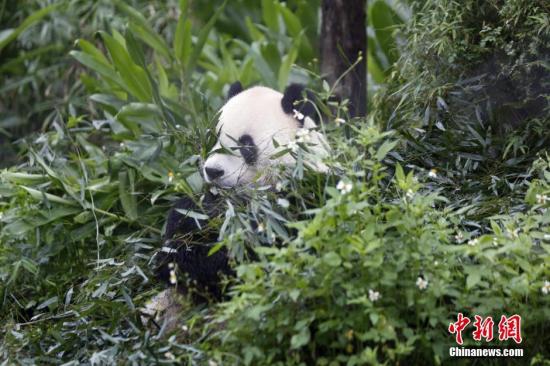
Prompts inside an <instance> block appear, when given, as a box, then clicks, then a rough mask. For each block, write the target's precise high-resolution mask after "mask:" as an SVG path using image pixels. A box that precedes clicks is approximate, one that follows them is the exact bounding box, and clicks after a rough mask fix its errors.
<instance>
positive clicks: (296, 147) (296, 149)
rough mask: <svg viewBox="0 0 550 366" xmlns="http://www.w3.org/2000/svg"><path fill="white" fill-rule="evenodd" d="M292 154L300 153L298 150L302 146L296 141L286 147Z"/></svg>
mask: <svg viewBox="0 0 550 366" xmlns="http://www.w3.org/2000/svg"><path fill="white" fill-rule="evenodd" d="M286 146H287V147H288V148H289V149H290V150H291V151H292V152H298V149H300V146H298V144H297V143H296V141H290V142H289V143H288V144H287V145H286Z"/></svg>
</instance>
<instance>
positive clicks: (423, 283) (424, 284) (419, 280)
mask: <svg viewBox="0 0 550 366" xmlns="http://www.w3.org/2000/svg"><path fill="white" fill-rule="evenodd" d="M416 287H418V288H419V289H420V290H425V289H426V288H427V287H428V280H425V279H423V278H422V277H418V278H417V279H416Z"/></svg>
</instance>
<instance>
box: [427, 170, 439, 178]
mask: <svg viewBox="0 0 550 366" xmlns="http://www.w3.org/2000/svg"><path fill="white" fill-rule="evenodd" d="M428 177H430V178H437V169H430V172H429V173H428Z"/></svg>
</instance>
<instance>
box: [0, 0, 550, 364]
mask: <svg viewBox="0 0 550 366" xmlns="http://www.w3.org/2000/svg"><path fill="white" fill-rule="evenodd" d="M185 3H186V2H185V1H183V2H181V7H182V11H181V13H180V14H178V21H177V24H175V27H174V28H175V31H174V32H175V33H174V36H173V37H171V38H170V37H165V36H164V35H163V34H160V33H159V32H157V31H156V30H155V29H154V28H153V27H152V26H151V25H150V24H149V20H148V19H146V18H145V17H144V16H143V15H142V14H141V13H140V12H136V11H135V10H134V9H133V8H130V7H127V6H126V7H125V6H124V4H122V5H121V4H118V3H117V4H118V6H119V7H120V8H121V11H122V12H123V13H124V14H125V15H126V17H127V21H128V23H127V25H126V26H125V27H121V28H118V27H117V28H116V29H119V30H116V29H112V30H109V31H101V32H99V33H98V34H97V37H96V38H95V39H80V40H78V41H77V43H76V46H75V49H74V50H73V51H72V52H71V56H72V57H73V58H74V59H75V60H77V61H78V62H80V63H81V64H82V65H83V67H85V70H86V71H85V72H83V73H82V74H81V75H80V78H81V82H82V85H83V86H84V87H85V90H86V94H87V95H88V97H89V98H88V99H89V103H90V107H89V110H87V113H77V112H76V111H74V110H72V111H71V110H68V111H67V112H65V111H63V112H60V113H59V114H57V115H56V116H55V118H53V119H52V123H51V125H50V127H49V128H48V129H47V130H46V131H44V132H42V133H37V134H34V135H32V136H30V137H28V138H26V139H24V140H22V141H21V143H20V145H19V146H20V151H21V152H20V154H21V159H20V163H19V164H18V165H15V166H11V167H9V168H6V169H4V170H2V171H1V173H0V228H1V233H0V295H1V297H0V301H1V305H2V306H1V308H0V319H1V320H2V322H1V323H2V325H1V326H0V327H1V330H2V332H1V335H0V337H1V338H0V359H1V360H2V362H3V363H2V364H6V365H8V364H29V365H30V364H68V365H72V364H74V365H76V364H92V365H102V364H159V363H162V364H190V365H209V366H212V365H222V364H223V365H227V364H229V365H231V364H235V365H237V364H248V365H267V364H274V365H311V364H319V365H362V364H407V365H408V364H423V365H424V364H447V363H448V362H449V347H452V346H456V343H455V338H454V335H452V334H450V333H449V332H448V330H447V329H448V326H449V324H450V323H451V322H455V321H456V320H457V314H458V313H459V312H461V313H463V314H464V315H465V316H469V317H470V318H471V319H472V321H473V317H474V315H481V316H483V317H486V316H492V317H493V319H495V323H497V324H498V319H500V316H501V315H512V314H519V315H521V316H522V326H521V331H522V336H523V341H522V343H521V344H520V345H517V344H516V343H515V342H514V341H512V340H508V341H499V340H498V329H497V327H496V324H495V334H496V337H495V338H496V339H494V340H493V341H491V342H488V343H487V342H484V341H483V342H475V341H473V339H472V337H471V332H472V330H473V328H472V325H470V327H469V328H467V329H466V331H465V332H464V333H463V336H464V341H465V344H464V346H465V347H466V346H470V347H481V346H483V347H499V348H504V347H508V348H518V347H521V348H523V349H524V356H523V357H522V358H519V359H509V360H506V361H507V362H508V363H511V364H525V363H529V362H530V363H532V364H543V363H544V362H548V358H549V355H548V349H547V345H548V344H549V343H550V339H549V336H548V334H549V330H550V329H548V319H549V318H550V314H549V310H548V309H549V307H548V301H549V299H550V298H549V296H550V295H549V293H548V292H549V291H550V284H549V283H548V281H550V269H549V267H548V263H549V262H550V258H549V250H550V246H549V245H550V225H549V223H550V212H549V211H548V207H549V206H550V157H549V155H548V151H547V148H546V146H547V133H545V131H546V130H547V126H548V110H547V109H545V106H544V105H543V104H539V103H542V102H540V101H539V99H537V98H535V101H534V102H533V101H531V99H532V93H531V92H530V90H531V89H530V87H531V86H533V88H541V89H540V90H539V91H540V93H539V94H540V95H542V96H543V98H546V99H545V100H547V99H548V94H547V93H546V94H545V93H544V92H543V91H544V90H546V89H544V88H543V86H544V85H546V84H544V83H545V82H546V81H545V79H544V78H538V77H536V76H537V75H538V74H537V73H538V72H539V71H538V70H539V69H538V67H539V66H536V67H535V66H533V68H532V69H530V68H528V67H527V66H525V69H524V68H523V66H524V64H522V63H519V64H517V65H516V64H515V62H516V60H515V59H513V58H509V57H505V58H504V59H501V60H500V61H499V62H498V65H499V66H498V67H500V68H501V69H502V70H508V69H507V68H508V67H510V70H511V71H510V70H509V71H510V72H509V73H506V72H504V71H503V72H501V73H495V74H493V75H491V74H484V75H483V78H485V77H489V78H490V81H487V82H485V81H483V82H481V81H479V80H482V79H483V78H477V79H475V77H476V75H477V74H476V72H478V71H476V70H479V67H480V66H479V65H481V64H482V63H483V60H485V59H486V58H487V57H489V56H488V55H489V52H488V51H487V49H490V48H491V47H494V48H496V49H498V50H501V49H502V50H503V52H505V53H506V49H507V48H506V47H507V46H506V44H504V43H501V42H498V41H494V42H493V41H491V39H492V38H491V37H493V36H494V37H496V34H497V33H499V32H500V33H499V34H501V33H503V34H506V35H507V38H506V39H507V40H509V39H513V40H514V44H516V45H519V44H521V47H520V50H519V51H518V52H525V53H526V55H525V58H524V59H528V60H530V61H529V62H531V61H532V62H535V64H537V65H538V63H537V62H536V60H537V57H540V58H544V57H546V56H544V55H546V53H545V52H546V51H545V50H546V49H545V48H544V47H545V45H544V43H537V42H535V41H534V43H533V45H532V46H529V43H526V40H527V39H530V38H529V37H527V36H522V35H521V34H517V35H516V34H515V33H514V32H513V30H512V29H511V28H506V27H507V26H508V25H509V23H508V22H515V24H516V26H518V28H517V29H520V30H522V32H535V31H534V30H533V29H536V31H537V32H539V33H540V37H543V36H545V35H547V32H548V30H547V28H544V26H540V25H541V24H542V25H544V24H546V23H544V19H546V20H547V19H548V18H547V16H546V15H545V13H544V12H543V11H541V9H544V6H545V4H544V3H543V2H537V1H533V2H529V3H525V2H521V1H495V2H493V1H491V2H483V3H484V4H493V3H495V4H497V3H498V4H500V3H502V4H505V5H506V6H504V7H502V11H501V12H500V13H499V12H495V10H494V9H493V8H492V7H491V6H490V5H479V4H481V3H482V2H476V1H468V2H466V3H467V4H466V5H467V6H465V7H464V8H463V9H462V8H461V7H460V6H459V5H457V4H458V3H456V2H454V1H444V2H435V1H424V2H422V4H421V5H422V7H418V5H414V4H413V9H415V14H416V15H415V16H414V18H413V19H412V20H411V23H410V24H408V25H407V28H406V29H405V30H404V33H403V34H408V37H407V39H409V38H410V40H409V43H408V46H407V47H403V48H402V49H400V53H401V56H400V58H399V60H398V61H397V64H396V65H397V66H396V68H395V70H394V72H388V75H390V79H388V80H387V85H386V87H385V88H384V89H382V90H381V92H380V94H378V95H377V96H376V97H375V98H373V100H372V108H373V110H372V112H371V114H370V115H369V116H368V117H365V118H355V119H350V118H348V117H347V113H346V107H345V105H346V103H345V101H344V102H343V103H340V104H335V103H331V104H330V105H324V104H322V103H321V105H320V111H322V112H323V117H324V120H325V122H326V123H325V124H324V125H323V127H322V129H323V130H324V132H325V133H326V134H327V138H328V140H329V142H330V144H331V147H332V153H331V156H330V157H329V159H328V161H327V162H326V163H327V165H328V167H329V168H330V173H328V174H326V175H323V174H318V173H315V172H312V171H310V170H309V169H307V168H306V167H305V166H304V164H303V163H302V159H301V156H302V155H301V154H302V151H301V150H298V152H295V153H294V154H296V158H297V161H298V164H297V166H296V168H295V169H294V170H293V171H291V172H288V174H281V175H280V176H278V178H277V179H276V180H275V181H273V185H272V186H266V187H255V189H250V188H239V189H235V190H220V192H219V194H220V195H222V196H223V198H224V199H223V200H222V201H223V203H222V204H221V207H220V210H221V212H222V214H221V215H220V216H219V217H216V218H212V219H213V220H212V221H211V224H210V225H209V227H208V228H205V230H208V229H211V230H217V231H219V233H220V243H221V245H225V246H227V248H228V249H229V250H230V253H231V256H232V259H233V260H232V263H233V264H234V265H235V268H236V272H237V276H236V278H235V279H234V280H233V281H232V282H230V283H229V284H228V285H229V286H228V295H229V296H228V298H227V300H226V301H224V302H221V303H212V304H208V305H201V306H196V305H193V304H192V303H191V302H190V301H189V300H188V299H185V298H184V299H183V300H182V309H181V316H180V321H179V323H178V324H177V327H176V329H175V330H172V331H167V328H166V327H165V325H166V324H163V323H162V322H161V323H158V324H156V323H155V322H153V321H151V320H150V319H147V318H143V319H142V315H143V314H142V313H141V312H140V308H141V307H142V306H143V305H144V304H145V303H146V302H147V301H148V300H149V299H150V298H151V297H152V296H154V295H155V294H157V293H158V292H159V291H161V290H162V289H163V288H164V286H163V285H162V284H160V283H158V281H157V280H156V279H155V277H154V274H153V268H154V258H155V255H156V253H158V251H159V250H161V248H162V233H163V230H164V219H165V216H166V213H167V211H168V209H169V207H170V206H171V204H172V202H173V201H174V200H175V199H177V198H178V197H181V196H183V195H191V196H193V197H195V198H197V200H198V199H200V197H201V195H203V194H204V193H205V192H206V191H207V190H209V189H210V188H211V187H208V186H207V185H205V183H204V182H203V180H202V178H201V175H200V174H199V166H200V161H201V159H204V158H205V157H206V152H207V151H209V149H210V148H211V147H212V145H213V143H214V140H215V138H216V136H215V134H214V133H213V126H214V124H215V121H216V110H217V108H219V106H220V105H221V103H222V102H223V92H224V91H226V89H227V87H226V86H225V85H227V83H229V82H232V81H235V80H240V81H241V82H243V84H245V86H250V85H254V84H264V85H268V86H271V87H274V88H277V89H279V90H282V89H283V88H284V86H285V85H286V84H288V83H289V82H291V81H302V82H306V83H307V84H308V85H309V86H310V88H311V89H312V90H313V91H314V92H315V93H316V94H317V95H318V96H319V100H327V99H328V97H329V96H330V94H331V88H332V87H331V86H329V85H328V84H327V83H326V82H325V83H324V82H323V81H322V78H321V77H319V76H318V75H316V73H315V66H314V64H310V65H309V66H311V69H309V68H308V61H310V60H308V55H309V54H310V53H308V52H310V51H311V50H310V47H311V46H312V42H311V40H310V38H311V34H308V32H305V33H303V32H300V31H299V30H300V29H302V28H303V27H304V24H306V23H305V19H306V18H307V17H306V15H307V14H306V15H304V14H303V13H307V11H304V10H302V16H303V17H302V18H301V17H300V16H296V15H294V14H293V13H291V12H289V11H288V9H287V8H286V7H285V6H286V5H283V4H284V3H281V2H278V1H262V2H261V3H262V4H261V6H262V8H261V10H262V11H261V12H259V14H256V15H257V16H259V17H260V18H261V21H258V22H257V23H254V22H253V21H252V20H249V21H247V22H246V23H245V24H246V30H245V29H241V30H240V31H241V32H242V33H243V34H245V35H243V37H250V39H247V42H240V41H239V40H238V39H236V40H231V39H230V38H229V37H228V36H227V34H224V33H223V32H221V31H220V30H219V29H216V28H215V27H214V24H218V23H217V21H221V24H225V23H224V22H225V21H226V20H227V16H228V14H227V13H225V12H224V11H223V10H221V9H223V8H222V7H220V8H218V10H219V11H214V12H212V14H209V15H210V17H211V18H210V20H207V21H206V22H205V24H204V26H203V27H201V28H199V29H197V28H195V27H191V23H190V22H189V18H188V12H186V11H185ZM297 4H301V5H300V6H302V7H306V6H307V4H305V3H303V2H299V1H298V2H297ZM438 4H439V5H438ZM498 4H497V5H498ZM522 4H523V5H525V7H524V8H521V7H520V8H518V6H519V5H522ZM478 5H479V6H482V7H483V9H482V10H483V11H486V12H489V13H490V16H489V18H490V19H493V20H494V22H492V23H486V24H485V28H483V29H484V32H482V34H483V35H484V36H483V37H482V38H479V39H474V38H475V37H474V38H471V37H470V34H471V33H475V34H478V33H479V30H477V29H474V28H475V27H474V26H473V25H471V23H470V22H467V21H466V18H465V15H464V14H463V16H459V12H460V11H463V12H464V11H465V10H468V11H470V10H472V8H471V7H472V6H478ZM226 6H228V4H226ZM297 6H298V5H297ZM415 6H417V8H415ZM485 6H486V7H487V8H486V9H485ZM476 9H477V8H476ZM514 9H515V10H517V9H523V10H522V13H521V14H525V17H522V16H518V15H517V13H516V12H514V11H513V10H514ZM437 11H439V12H441V14H440V15H442V16H443V15H445V16H446V17H443V18H442V19H444V20H445V21H444V22H440V24H439V25H438V27H430V24H431V23H430V21H435V20H434V19H436V18H437V19H441V18H440V17H434V18H433V19H432V18H431V16H432V14H433V12H436V13H435V14H439V13H437ZM491 12H495V13H494V14H493V13H491ZM229 13H230V14H231V12H229ZM447 13H448V14H447ZM269 14H276V17H275V18H276V20H277V21H273V19H271V18H270V17H269V16H268V15H269ZM461 14H462V13H461ZM472 14H474V15H476V16H478V15H477V14H478V13H477V12H472ZM482 14H483V13H479V16H480V17H481V16H482ZM499 17H500V18H499ZM251 19H253V18H251ZM451 20H452V21H453V22H454V23H452V26H453V29H455V31H456V32H458V33H457V34H456V35H455V34H454V33H453V31H452V29H451V28H450V25H449V24H447V23H446V22H447V21H449V22H451ZM461 21H462V22H465V23H464V24H466V25H468V27H466V26H464V27H460V25H461V24H462V23H460V22H461ZM438 22H439V20H438ZM524 22H525V23H524ZM472 24H474V25H476V26H477V23H476V22H473V23H472ZM535 25H538V26H537V27H538V28H535ZM472 27H474V28H472ZM499 27H500V30H498V31H497V30H496V29H498V28H499ZM426 28H428V29H431V32H427V31H426ZM461 32H462V33H461ZM415 34H417V35H419V36H418V37H416V38H415V37H413V35H415ZM308 37H309V38H308ZM449 37H451V38H449ZM452 37H456V38H452ZM457 39H460V40H462V41H461V42H455V41H456V40H457ZM495 39H496V38H495ZM446 40H447V43H445V44H444V46H438V43H437V42H438V41H440V42H445V41H446ZM468 42H472V44H470V43H468ZM449 45H452V46H455V47H450V46H449ZM533 47H535V48H533ZM537 47H539V48H537ZM537 50H538V51H537ZM436 55H437V57H436ZM515 55H517V56H518V57H519V55H521V53H518V54H515ZM541 55H542V56H541ZM512 56H513V55H512ZM512 56H510V57H512ZM396 57H397V55H396ZM296 62H297V63H298V64H299V65H301V66H293V65H294V64H295V63H296ZM539 63H540V62H539ZM471 65H476V66H471ZM511 65H515V66H511ZM543 66H544V65H543ZM487 75H488V76H487ZM472 78H474V79H472ZM508 78H511V79H512V80H516V79H517V80H519V81H517V82H518V83H520V82H524V83H525V85H526V88H520V90H522V91H523V92H522V93H520V94H519V96H518V98H517V99H514V100H513V101H508V100H507V99H506V100H505V99H502V98H503V97H502V96H501V94H500V93H493V91H494V90H495V89H494V88H496V87H495V85H500V84H499V83H501V82H503V80H508ZM477 95H481V96H482V98H481V99H480V100H478V99H476V98H475V96H477ZM531 103H534V104H531ZM495 105H498V106H500V107H502V108H505V107H506V108H510V109H511V110H513V111H516V112H517V111H518V110H521V108H522V107H521V106H522V105H523V106H527V107H526V108H527V109H528V111H524V110H521V111H520V112H526V113H527V112H529V111H530V112H529V113H527V114H526V115H525V118H523V119H521V120H520V121H517V120H512V119H511V120H508V119H505V120H502V119H499V116H501V115H502V114H504V115H505V116H507V115H508V114H510V115H512V114H513V113H508V112H506V111H504V110H501V112H499V113H500V114H499V113H494V114H491V111H494V110H495V109H494V107H495ZM531 106H532V107H531ZM518 113H519V112H518ZM513 115H516V116H517V115H521V114H513ZM501 122H502V123H501ZM518 122H520V123H518ZM499 126H500V127H499ZM302 147H303V148H307V146H302ZM197 214H198V213H197ZM197 217H199V216H197ZM252 223H255V224H257V225H252ZM248 249H253V250H254V251H255V253H256V254H257V255H256V257H257V258H255V259H254V260H251V259H249V258H247V255H246V253H247V252H248ZM455 361H456V360H455ZM459 361H462V362H463V364H468V362H469V361H470V360H469V359H463V360H459ZM487 361H488V362H489V363H494V364H497V363H498V361H500V360H499V359H490V360H487Z"/></svg>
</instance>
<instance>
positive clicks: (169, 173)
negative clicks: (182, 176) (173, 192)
mask: <svg viewBox="0 0 550 366" xmlns="http://www.w3.org/2000/svg"><path fill="white" fill-rule="evenodd" d="M173 180H174V173H173V172H172V171H169V172H168V183H172V181H173Z"/></svg>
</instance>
